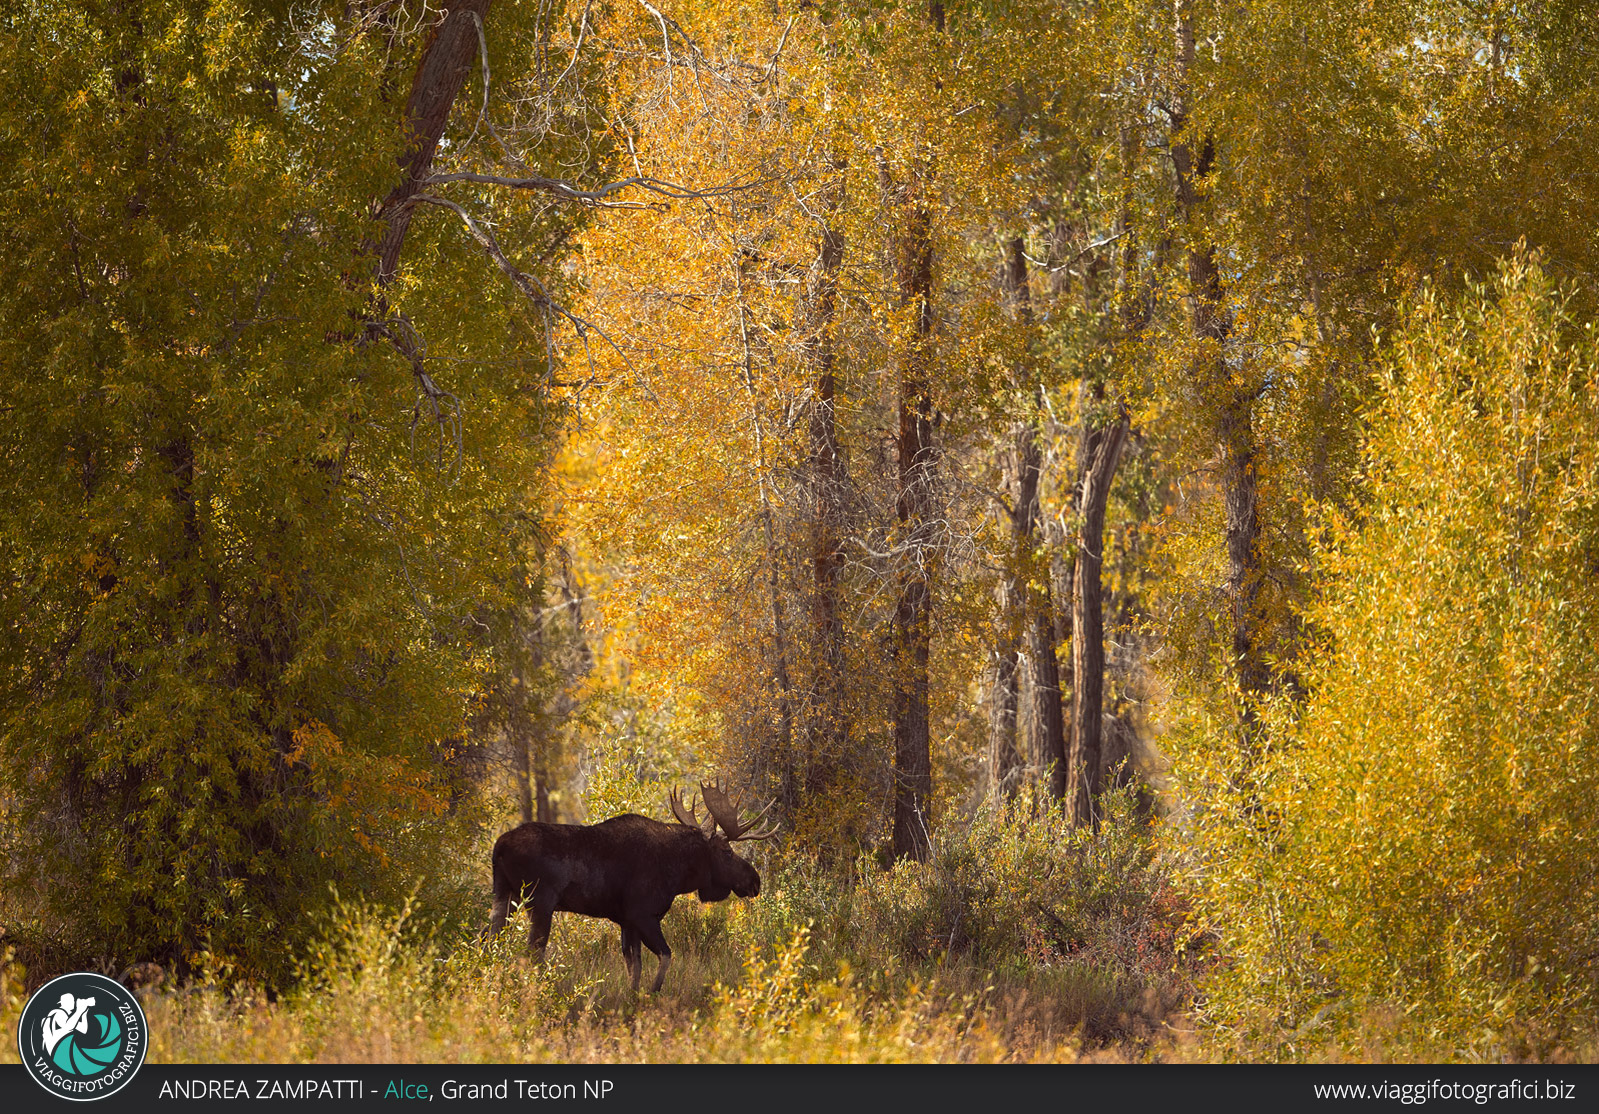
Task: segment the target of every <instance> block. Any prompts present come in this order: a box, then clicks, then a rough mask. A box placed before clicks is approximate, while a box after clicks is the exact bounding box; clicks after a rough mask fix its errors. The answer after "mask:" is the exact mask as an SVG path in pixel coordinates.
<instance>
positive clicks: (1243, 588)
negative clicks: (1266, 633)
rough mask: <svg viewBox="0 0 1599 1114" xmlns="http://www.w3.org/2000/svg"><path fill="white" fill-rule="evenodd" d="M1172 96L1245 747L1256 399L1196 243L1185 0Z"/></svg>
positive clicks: (1254, 652)
mask: <svg viewBox="0 0 1599 1114" xmlns="http://www.w3.org/2000/svg"><path fill="white" fill-rule="evenodd" d="M1175 13H1176V38H1177V43H1176V47H1177V50H1176V54H1177V94H1176V96H1175V98H1174V104H1173V108H1172V113H1171V135H1170V140H1171V158H1172V166H1173V168H1174V169H1175V171H1176V200H1177V215H1178V217H1179V219H1180V220H1181V221H1182V222H1183V223H1184V224H1186V225H1187V226H1188V228H1189V231H1190V239H1189V246H1188V285H1189V297H1190V299H1191V302H1192V329H1193V337H1194V341H1195V346H1196V350H1195V355H1194V381H1195V383H1196V385H1197V386H1198V388H1199V390H1200V391H1202V392H1203V393H1204V395H1205V396H1206V401H1207V403H1208V404H1209V406H1210V407H1212V408H1213V412H1214V413H1215V415H1216V418H1215V435H1216V440H1217V443H1218V445H1219V446H1220V449H1221V458H1222V468H1221V481H1222V493H1223V494H1222V497H1223V505H1224V510H1225V516H1226V530H1227V588H1228V594H1229V595H1230V597H1231V600H1232V632H1231V633H1232V638H1231V643H1232V647H1231V648H1232V657H1233V665H1234V668H1235V670H1236V671H1237V680H1238V687H1239V690H1240V692H1241V693H1242V694H1243V697H1244V699H1243V704H1242V707H1241V708H1240V710H1239V714H1240V718H1241V720H1242V724H1243V728H1244V736H1245V745H1246V746H1250V745H1252V743H1251V742H1250V740H1251V738H1252V736H1253V734H1254V727H1255V725H1256V721H1257V715H1256V711H1255V708H1254V703H1253V698H1254V697H1257V696H1260V695H1261V694H1263V693H1265V691H1266V689H1267V687H1268V685H1269V683H1270V670H1269V667H1268V666H1267V664H1266V661H1265V658H1264V653H1263V650H1262V647H1261V645H1260V640H1259V638H1258V636H1257V632H1256V629H1255V627H1256V622H1257V619H1258V615H1257V608H1256V602H1257V600H1258V597H1259V594H1260V582H1261V569H1260V552H1259V543H1260V519H1259V517H1258V516H1257V514H1256V499H1257V475H1256V459H1257V457H1258V455H1259V443H1258V441H1257V439H1256V437H1255V430H1254V406H1255V397H1256V395H1255V392H1254V391H1253V390H1252V389H1250V387H1249V386H1248V385H1247V384H1239V383H1237V382H1236V379H1235V376H1234V375H1233V374H1232V372H1231V369H1230V368H1229V367H1228V365H1227V361H1226V349H1225V344H1226V341H1227V338H1228V336H1229V334H1230V333H1231V331H1232V318H1231V315H1230V313H1229V312H1228V310H1227V308H1226V302H1225V299H1224V293H1225V292H1224V290H1223V287H1222V280H1221V270H1220V268H1219V267H1218V266H1217V263H1216V250H1215V245H1213V244H1211V243H1210V242H1209V241H1208V240H1205V239H1202V238H1199V237H1198V236H1197V235H1195V234H1196V233H1197V232H1198V219H1197V218H1198V210H1199V207H1200V206H1201V204H1202V201H1203V199H1202V197H1201V194H1200V191H1201V188H1202V185H1203V183H1204V180H1205V179H1206V178H1207V177H1208V176H1209V175H1210V172H1211V170H1212V169H1213V167H1214V164H1215V156H1216V152H1215V144H1214V141H1213V139H1212V138H1211V137H1210V136H1208V135H1207V136H1206V137H1205V139H1204V142H1203V143H1202V144H1201V146H1200V149H1199V150H1198V152H1195V151H1194V150H1193V149H1192V148H1191V147H1190V146H1189V137H1188V136H1187V135H1186V134H1185V132H1186V125H1187V122H1188V111H1189V105H1188V96H1189V84H1188V83H1189V73H1190V72H1191V69H1192V67H1193V61H1194V29H1193V23H1192V19H1191V17H1190V14H1189V8H1188V0H1175Z"/></svg>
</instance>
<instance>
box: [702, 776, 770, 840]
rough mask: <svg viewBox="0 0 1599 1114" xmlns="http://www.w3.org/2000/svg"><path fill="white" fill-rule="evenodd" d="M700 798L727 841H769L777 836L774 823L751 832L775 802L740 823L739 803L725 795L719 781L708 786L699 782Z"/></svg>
mask: <svg viewBox="0 0 1599 1114" xmlns="http://www.w3.org/2000/svg"><path fill="white" fill-rule="evenodd" d="M700 797H701V799H703V800H704V801H705V808H706V811H708V812H709V813H710V814H711V817H712V819H714V820H715V821H716V822H717V823H718V824H720V825H721V826H722V831H723V832H725V833H726V835H727V838H728V840H729V841H731V840H735V839H744V840H755V839H771V838H772V837H773V836H774V835H776V834H777V824H776V822H775V821H774V822H773V823H771V824H769V825H767V826H766V827H765V828H762V829H761V830H760V831H758V832H757V831H754V830H753V829H754V827H755V825H756V824H758V823H760V820H761V817H763V816H765V815H766V814H767V813H768V812H770V811H771V810H772V805H773V804H775V803H776V802H775V801H769V802H768V803H767V805H766V807H765V808H763V809H761V811H760V812H757V813H756V814H755V815H754V816H753V817H751V818H750V819H749V820H748V821H746V822H744V823H740V822H739V818H738V814H739V803H738V801H736V800H735V799H733V798H732V797H729V796H728V795H727V792H726V791H725V790H723V788H722V783H721V782H720V781H715V782H711V783H710V784H707V783H705V782H703V781H702V782H700Z"/></svg>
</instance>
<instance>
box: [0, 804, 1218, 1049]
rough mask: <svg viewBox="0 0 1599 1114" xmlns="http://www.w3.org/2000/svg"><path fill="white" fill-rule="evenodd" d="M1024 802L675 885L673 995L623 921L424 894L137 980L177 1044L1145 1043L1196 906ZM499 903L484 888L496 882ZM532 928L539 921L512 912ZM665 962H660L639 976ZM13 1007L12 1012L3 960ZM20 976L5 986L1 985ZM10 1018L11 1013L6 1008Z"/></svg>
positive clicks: (1114, 829)
mask: <svg viewBox="0 0 1599 1114" xmlns="http://www.w3.org/2000/svg"><path fill="white" fill-rule="evenodd" d="M1026 811H1027V809H1026V806H1020V807H1019V808H1018V809H1017V810H1015V811H1013V812H1011V813H1009V814H997V815H984V816H980V817H979V818H977V819H976V820H975V821H973V822H972V823H971V824H970V825H968V826H965V827H959V826H957V825H953V824H952V825H949V826H948V830H947V831H946V832H945V833H944V834H941V835H940V837H939V838H938V839H937V840H936V841H935V844H934V848H933V853H932V855H931V857H930V859H929V861H928V862H926V863H920V864H918V863H901V864H898V865H896V866H895V867H894V868H892V869H891V870H886V871H885V870H883V869H881V868H880V867H878V866H877V865H876V864H875V863H871V862H870V861H868V860H863V861H862V862H861V863H858V864H856V865H855V867H854V868H853V869H852V870H847V871H842V872H839V871H829V870H825V869H823V868H822V867H821V866H820V865H818V864H817V863H816V862H815V861H813V860H810V859H807V858H804V857H801V856H798V855H789V856H784V855H782V854H781V853H779V852H771V853H769V861H764V862H763V863H762V869H763V874H764V876H765V881H764V885H763V888H762V894H761V896H760V897H759V898H757V899H753V900H750V901H731V902H725V903H722V904H716V905H701V904H699V903H697V902H695V901H694V900H693V898H692V897H686V898H683V899H680V900H679V901H678V903H677V905H676V907H675V908H674V909H673V911H672V913H671V914H670V915H669V916H668V918H667V920H666V922H665V925H664V930H665V934H666V937H667V939H668V940H669V941H670V942H671V944H672V947H673V952H674V955H673V962H672V966H671V971H670V974H669V975H668V977H667V980H666V986H665V988H664V990H663V992H662V993H661V994H659V995H648V994H640V995H635V994H633V992H632V991H631V989H630V987H629V985H628V982H627V978H626V973H625V970H624V968H623V964H622V961H621V956H620V953H619V948H618V939H617V931H616V928H615V926H613V925H611V924H610V923H609V922H605V921H596V920H591V919H587V918H582V917H575V916H570V915H565V914H563V915H561V916H558V917H557V918H556V922H555V931H554V934H553V937H552V941H551V946H550V949H549V953H548V955H547V957H546V962H545V963H544V964H543V965H542V966H540V965H536V964H534V963H533V962H532V961H531V960H530V959H529V958H528V957H527V955H526V953H525V951H524V945H525V932H524V931H507V932H504V933H501V934H500V935H499V936H497V937H493V938H484V937H482V936H481V935H480V934H479V933H478V932H477V931H476V930H475V929H471V930H469V929H466V928H464V927H462V926H460V925H458V924H455V923H453V919H452V918H449V917H439V916H434V915H430V914H429V911H428V910H426V909H423V908H420V907H418V906H416V905H414V904H413V903H406V904H405V905H403V906H402V907H400V908H398V909H395V908H385V907H380V906H378V905H375V904H370V903H367V902H364V901H362V900H359V899H357V900H340V901H336V902H335V903H334V906H333V912H332V913H331V914H330V915H329V916H328V917H327V918H326V919H325V922H324V923H323V924H322V925H321V926H319V927H320V931H318V932H317V933H316V934H315V936H314V939H313V943H312V944H311V945H309V946H308V947H307V948H306V949H304V951H303V954H302V955H301V956H300V959H299V963H298V967H297V970H296V974H295V977H294V979H293V981H292V982H291V983H290V984H289V986H288V987H287V989H285V990H283V991H281V992H280V993H277V994H269V993H267V992H265V991H263V990H261V989H260V988H257V987H252V986H250V985H247V984H243V983H240V982H238V981H235V980H233V979H232V978H231V976H230V973H229V971H228V970H227V969H226V967H225V965H221V964H219V965H217V966H216V967H215V968H213V969H212V970H211V971H209V972H207V973H206V974H205V975H204V977H201V978H198V979H194V980H191V981H187V982H185V983H183V984H181V985H173V984H172V982H171V981H170V980H167V981H161V982H158V983H156V984H155V985H152V986H150V987H148V988H147V989H146V990H145V991H143V996H144V1001H145V1009H146V1012H147V1013H148V1015H149V1019H150V1031H151V1035H152V1043H151V1056H152V1057H153V1058H154V1059H157V1060H166V1061H174V1062H249V1061H255V1062H278V1063H292V1062H329V1061H330V1062H343V1061H349V1062H364V1061H370V1062H384V1061H386V1062H434V1061H457V1062H473V1061H477V1062H496V1061H540V1060H543V1061H568V1062H579V1061H617V1060H624V1061H700V1062H703V1061H804V1062H822V1061H841V1062H874V1061H891V1062H897V1061H947V1062H1000V1061H1020V1060H1070V1059H1076V1058H1080V1057H1083V1056H1093V1057H1096V1058H1104V1057H1105V1056H1112V1057H1118V1058H1119V1057H1144V1056H1149V1055H1151V1054H1154V1053H1153V1052H1152V1050H1153V1049H1155V1048H1156V1046H1157V1044H1159V1043H1160V1042H1162V1041H1165V1042H1166V1043H1168V1044H1169V1043H1170V1038H1169V1037H1167V1036H1165V1035H1164V1033H1165V1026H1164V1023H1165V1021H1166V1019H1167V1018H1168V1017H1170V1016H1172V1015H1173V1014H1174V1011H1176V1010H1177V1009H1178V1008H1179V1007H1180V1006H1181V1004H1182V1003H1183V1002H1184V1000H1185V999H1186V997H1187V996H1188V994H1189V993H1190V989H1191V984H1190V978H1189V974H1190V971H1191V969H1192V968H1193V966H1194V961H1193V959H1192V958H1191V957H1189V956H1185V955H1184V954H1183V953H1182V951H1181V949H1180V947H1179V944H1180V942H1181V939H1182V936H1183V932H1184V928H1183V926H1184V918H1183V910H1182V906H1181V904H1180V903H1179V902H1178V901H1177V899H1176V897H1175V896H1174V894H1173V892H1172V890H1171V888H1170V886H1169V884H1168V882H1167V880H1166V876H1165V872H1164V870H1163V869H1162V867H1161V866H1160V864H1159V863H1158V861H1157V860H1156V858H1155V856H1154V854H1153V852H1152V849H1151V841H1150V840H1149V838H1148V833H1147V831H1146V830H1145V828H1144V827H1143V826H1142V825H1141V823H1140V822H1139V821H1138V820H1137V819H1136V818H1135V817H1134V816H1133V815H1132V814H1131V810H1130V809H1127V808H1123V807H1118V809H1117V811H1116V813H1115V815H1113V816H1112V817H1111V818H1110V819H1109V820H1108V821H1107V822H1106V823H1105V825H1103V827H1102V828H1101V830H1100V831H1099V832H1098V833H1097V834H1088V833H1073V832H1072V831H1071V830H1070V829H1069V828H1068V827H1066V826H1065V825H1064V824H1063V823H1062V822H1061V821H1060V820H1059V819H1058V817H1057V816H1055V815H1054V814H1050V813H1048V812H1047V811H1041V815H1038V816H1032V817H1028V816H1027V815H1026ZM484 906H485V908H486V906H487V898H486V895H485V898H484ZM513 923H514V924H515V925H517V926H518V927H521V928H523V929H524V930H525V921H521V920H520V919H519V920H518V921H517V922H513ZM653 962H654V960H653V958H652V957H650V956H649V955H648V954H647V953H646V956H645V965H646V971H645V974H646V979H648V978H649V977H650V976H651V975H652V973H653V966H652V965H653ZM0 978H4V979H5V980H6V981H0V1010H3V1011H4V1012H5V1013H6V1014H7V1016H8V1017H9V1016H10V1015H11V1014H14V1013H15V1012H16V1010H18V1009H20V1004H21V1000H22V995H21V993H20V989H21V982H22V980H23V979H24V978H26V979H27V981H28V982H29V983H32V982H33V981H34V979H33V978H32V977H30V976H29V975H28V974H25V973H24V972H22V971H21V970H20V967H19V965H16V964H11V965H10V966H9V967H8V968H7V973H6V975H4V976H0ZM8 988H9V989H8ZM13 1020H14V1019H13Z"/></svg>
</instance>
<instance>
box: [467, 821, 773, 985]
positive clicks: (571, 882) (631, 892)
mask: <svg viewBox="0 0 1599 1114" xmlns="http://www.w3.org/2000/svg"><path fill="white" fill-rule="evenodd" d="M760 892H761V876H760V875H759V874H758V873H756V871H755V868H754V867H753V866H751V865H750V864H749V863H747V862H745V861H744V860H743V859H741V858H739V856H738V855H737V854H735V853H734V851H733V848H732V846H731V845H730V844H729V843H728V841H727V840H726V839H725V838H724V837H723V836H721V835H711V836H708V835H706V834H705V833H704V832H703V831H701V830H700V829H698V828H691V827H689V826H687V825H686V824H663V823H661V822H660V821H659V820H651V819H650V818H649V817H647V816H638V815H635V814H633V813H627V814H626V815H623V816H615V817H612V818H611V819H609V820H607V821H605V822H604V823H602V824H538V823H533V824H523V825H522V826H521V827H518V828H512V829H511V830H510V831H508V832H506V833H505V834H504V835H502V836H501V837H500V838H499V839H498V840H497V841H496V842H495V844H494V912H493V916H492V918H491V919H490V922H489V930H490V931H491V932H497V931H499V930H500V929H501V928H503V927H504V925H505V920H506V916H507V914H508V913H509V911H510V909H511V907H512V905H513V904H517V903H523V902H525V903H526V906H527V913H528V919H529V920H530V921H531V923H532V926H531V928H530V929H529V930H528V937H527V943H528V948H529V949H530V950H532V951H533V952H534V953H535V954H537V955H538V956H540V957H541V958H542V956H543V954H544V947H545V945H546V944H547V943H548V942H549V939H550V918H551V915H552V914H554V913H556V912H558V911H559V912H566V913H580V914H582V915H583V916H586V917H604V918H605V919H606V920H608V921H614V922H616V923H617V924H618V925H620V926H621V928H622V958H623V959H624V961H626V963H627V970H628V974H629V975H631V976H632V979H633V989H634V990H635V991H636V990H637V989H638V984H639V975H640V973H641V972H642V970H643V967H644V963H643V958H642V955H641V953H640V951H639V945H640V944H641V943H642V944H643V945H644V946H645V947H648V948H649V949H650V951H652V952H654V953H655V955H656V958H657V959H658V960H659V961H660V966H659V968H658V969H657V971H656V973H655V982H654V983H653V984H652V985H651V987H650V990H651V992H654V991H658V990H660V989H661V983H662V982H663V981H664V980H665V978H666V968H667V965H668V964H669V963H670V962H671V959H672V949H671V948H670V947H668V946H667V943H666V937H664V936H662V935H661V918H662V917H664V916H666V913H667V910H669V909H671V908H672V902H673V901H674V900H675V899H676V898H677V896H678V895H679V894H686V893H697V894H698V896H699V899H700V900H701V901H706V902H710V901H721V900H722V899H723V898H725V897H727V896H728V895H729V894H737V895H738V896H740V897H754V896H756V895H757V894H759V893H760Z"/></svg>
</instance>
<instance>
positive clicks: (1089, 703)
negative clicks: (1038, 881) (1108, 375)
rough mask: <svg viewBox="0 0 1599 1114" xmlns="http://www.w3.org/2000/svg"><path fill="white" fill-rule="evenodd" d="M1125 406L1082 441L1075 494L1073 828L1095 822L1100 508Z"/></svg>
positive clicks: (1123, 428)
mask: <svg viewBox="0 0 1599 1114" xmlns="http://www.w3.org/2000/svg"><path fill="white" fill-rule="evenodd" d="M1127 427H1128V416H1127V411H1126V409H1125V408H1123V409H1122V410H1121V413H1120V414H1119V415H1118V416H1117V419H1116V422H1115V424H1114V425H1112V426H1110V427H1109V428H1108V429H1100V430H1095V431H1093V432H1092V433H1091V434H1089V435H1088V437H1087V438H1086V439H1085V441H1086V450H1087V451H1086V454H1085V455H1086V457H1087V460H1086V462H1085V463H1086V467H1085V468H1084V469H1083V481H1082V488H1081V490H1080V494H1079V496H1078V500H1077V502H1078V508H1079V514H1080V516H1081V525H1080V526H1079V527H1078V533H1077V573H1076V575H1075V576H1074V577H1073V578H1072V661H1073V663H1074V667H1075V668H1074V672H1075V677H1074V678H1073V679H1074V681H1075V684H1074V685H1073V686H1072V754H1071V763H1070V768H1071V785H1070V788H1069V797H1068V808H1069V813H1070V817H1071V821H1072V823H1073V824H1078V825H1083V824H1091V823H1094V822H1096V821H1097V820H1098V808H1099V793H1100V789H1101V786H1100V766H1101V761H1100V758H1101V751H1102V745H1101V744H1102V739H1101V727H1102V724H1101V719H1100V716H1101V712H1102V711H1103V704H1104V700H1103V695H1104V685H1105V621H1104V600H1103V597H1102V595H1101V591H1100V571H1101V569H1102V567H1103V565H1104V546H1105V504H1106V502H1107V500H1108V499H1109V498H1110V485H1111V481H1112V479H1114V478H1115V475H1116V465H1117V464H1118V463H1119V462H1120V460H1121V453H1122V445H1123V443H1124V442H1125V441H1126V438H1127Z"/></svg>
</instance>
